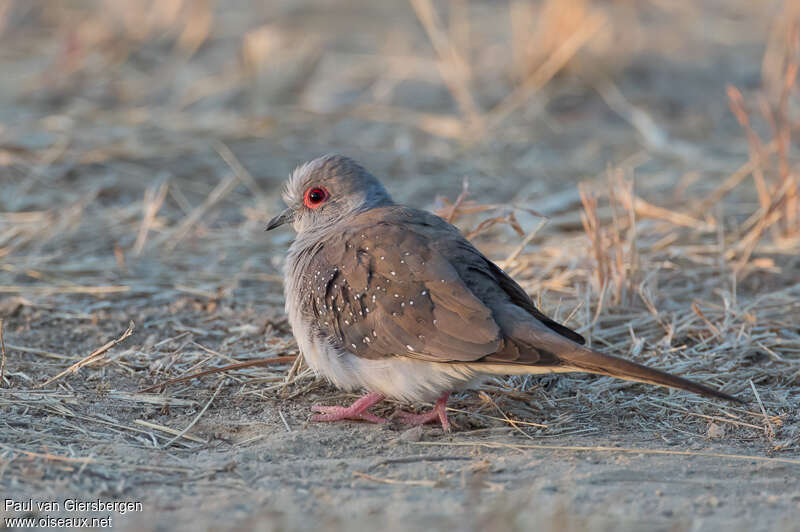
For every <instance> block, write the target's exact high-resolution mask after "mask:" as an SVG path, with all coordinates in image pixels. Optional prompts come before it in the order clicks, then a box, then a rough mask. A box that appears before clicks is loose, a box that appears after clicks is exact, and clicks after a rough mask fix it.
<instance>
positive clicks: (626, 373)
mask: <svg viewBox="0 0 800 532" xmlns="http://www.w3.org/2000/svg"><path fill="white" fill-rule="evenodd" d="M556 356H557V357H558V359H559V360H560V361H561V362H562V364H563V365H564V366H566V367H569V368H572V369H574V370H575V371H584V372H587V373H595V374H598V375H607V376H609V377H615V378H617V379H626V380H630V381H636V382H644V383H647V384H655V385H658V386H666V387H668V388H677V389H679V390H686V391H688V392H693V393H696V394H698V395H703V396H705V397H714V398H718V399H725V400H726V401H731V402H734V403H739V404H744V403H745V401H742V400H741V399H737V398H736V397H733V396H732V395H728V394H726V393H723V392H720V391H718V390H715V389H714V388H710V387H708V386H705V385H703V384H700V383H697V382H694V381H690V380H689V379H684V378H683V377H678V376H677V375H672V374H671V373H667V372H665V371H661V370H658V369H654V368H650V367H647V366H643V365H641V364H637V363H636V362H631V361H630V360H625V359H623V358H618V357H615V356H611V355H606V354H603V353H598V352H597V351H592V350H591V349H587V348H584V347H580V348H578V349H573V350H569V351H567V352H566V353H565V352H559V353H558V354H557V355H556Z"/></svg>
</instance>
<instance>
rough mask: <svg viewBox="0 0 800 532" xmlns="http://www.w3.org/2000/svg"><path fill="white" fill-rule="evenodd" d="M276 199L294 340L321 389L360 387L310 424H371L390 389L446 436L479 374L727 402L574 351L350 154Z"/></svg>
mask: <svg viewBox="0 0 800 532" xmlns="http://www.w3.org/2000/svg"><path fill="white" fill-rule="evenodd" d="M283 198H284V201H285V202H286V204H287V205H288V208H287V209H286V210H285V211H283V212H282V213H281V214H279V215H278V216H276V217H275V218H274V219H272V220H271V221H270V222H269V225H268V227H267V230H271V229H274V228H276V227H278V226H280V225H283V224H287V223H290V224H292V225H293V226H294V229H295V231H296V232H297V237H296V239H295V240H294V242H293V243H292V244H291V246H290V248H289V253H288V256H287V259H286V265H285V283H284V291H285V296H286V313H287V314H288V318H289V323H290V324H291V327H292V332H293V334H294V336H295V338H296V340H297V344H298V347H299V349H300V351H301V353H302V354H303V357H304V358H305V360H306V362H307V363H308V365H309V366H310V367H311V368H312V369H313V370H314V371H315V372H316V373H317V374H321V375H323V376H324V377H326V378H327V379H328V380H329V381H330V382H331V383H333V384H334V385H335V386H337V387H339V388H342V389H344V390H363V391H365V392H366V395H364V396H363V397H362V398H360V399H358V400H357V401H356V402H354V403H353V404H352V405H350V406H348V407H342V406H320V405H314V406H313V407H312V410H313V411H314V412H316V414H315V415H314V416H312V418H311V419H312V420H313V421H335V420H341V419H360V420H364V421H370V422H374V423H381V422H383V421H385V419H383V418H380V417H378V416H377V415H375V414H373V413H371V412H369V408H370V407H371V406H373V405H375V404H376V403H378V402H379V401H381V400H382V399H383V398H385V397H390V398H394V399H397V400H401V401H406V402H413V401H427V402H434V401H435V407H434V408H433V409H432V410H431V411H430V412H428V413H425V414H410V413H407V412H399V413H398V414H397V416H399V417H400V419H401V420H403V421H405V422H407V423H410V424H421V423H426V422H436V421H438V422H440V423H441V425H442V428H443V429H444V430H446V431H449V429H450V423H449V422H448V419H447V412H446V403H447V399H448V396H449V394H450V393H451V392H453V391H456V390H461V389H464V388H467V387H470V386H473V385H475V384H477V383H479V382H480V381H481V380H482V379H484V378H486V377H487V376H492V375H520V374H546V373H562V372H588V373H595V374H600V375H608V376H611V377H617V378H621V379H628V380H632V381H638V382H644V383H649V384H656V385H660V386H667V387H671V388H678V389H682V390H687V391H690V392H694V393H697V394H700V395H704V396H708V397H716V398H721V399H726V400H730V401H737V402H738V399H736V398H734V397H731V396H729V395H727V394H725V393H722V392H720V391H717V390H714V389H712V388H709V387H707V386H705V385H702V384H698V383H696V382H693V381H690V380H687V379H684V378H681V377H678V376H675V375H672V374H669V373H666V372H663V371H660V370H657V369H653V368H649V367H646V366H643V365H640V364H637V363H634V362H631V361H628V360H625V359H622V358H618V357H615V356H611V355H607V354H603V353H599V352H597V351H595V350H592V349H589V348H587V347H585V346H584V345H583V344H584V338H583V337H582V336H581V335H579V334H578V333H576V332H575V331H572V330H571V329H569V328H567V327H565V326H564V325H561V324H559V323H557V322H555V321H553V320H551V319H550V318H548V317H547V316H545V315H544V314H543V313H542V312H541V311H540V310H539V309H537V308H536V306H535V305H534V303H533V301H532V300H531V298H530V297H529V296H528V294H527V293H526V292H525V291H524V290H523V289H522V288H521V287H520V286H519V285H518V284H517V283H516V282H514V280H512V279H511V278H510V277H509V276H508V275H506V273H505V272H503V270H501V269H500V268H499V267H498V266H496V265H495V264H494V263H493V262H492V261H491V260H489V259H488V258H486V257H485V256H484V255H483V254H482V253H481V252H480V251H478V249H476V248H475V247H474V246H473V245H472V244H471V243H470V242H469V241H467V240H466V239H465V238H464V237H463V236H462V235H461V233H460V232H459V231H458V229H457V228H455V227H454V226H452V225H450V224H449V223H447V222H446V221H444V220H443V219H441V218H439V217H438V216H435V215H434V214H431V213H429V212H426V211H422V210H417V209H412V208H409V207H405V206H402V205H398V204H396V203H395V202H394V201H392V198H391V197H390V195H389V193H388V192H387V191H386V189H385V188H384V187H383V185H382V184H381V183H380V182H379V181H378V180H377V179H376V178H375V177H373V176H372V175H371V174H370V173H369V172H367V171H366V170H365V169H364V168H363V167H362V166H361V165H359V164H358V163H357V162H355V161H354V160H352V159H349V158H347V157H343V156H340V155H326V156H323V157H320V158H317V159H314V160H312V161H310V162H308V163H306V164H304V165H302V166H300V167H298V168H297V169H296V170H295V171H294V172H293V173H292V175H291V176H290V178H289V180H288V182H287V184H286V187H285V189H284V193H283Z"/></svg>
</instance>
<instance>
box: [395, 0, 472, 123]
mask: <svg viewBox="0 0 800 532" xmlns="http://www.w3.org/2000/svg"><path fill="white" fill-rule="evenodd" d="M409 2H410V3H411V7H413V8H414V13H416V15H417V18H419V21H420V22H421V23H422V26H423V28H425V32H426V33H427V35H428V39H430V41H431V44H432V45H433V48H434V50H435V51H436V55H437V56H438V58H439V61H438V62H437V65H438V66H439V71H440V72H441V75H442V79H443V80H444V82H445V84H446V85H447V88H448V89H449V90H450V92H451V93H452V95H453V98H454V99H455V100H456V102H457V103H458V105H459V107H460V108H461V112H462V113H464V115H466V118H467V120H468V129H471V130H475V131H477V132H479V133H482V132H483V129H484V118H483V116H482V115H481V112H480V109H479V107H478V104H477V103H476V102H475V97H474V96H473V94H472V89H471V88H470V84H469V80H470V73H469V66H468V64H467V62H466V61H465V60H464V58H463V57H462V56H461V53H460V52H459V51H458V49H457V48H456V46H455V45H454V44H453V43H452V42H451V40H450V38H449V37H448V36H447V33H446V32H445V31H444V29H443V28H442V24H441V21H440V20H439V16H438V15H437V13H436V9H435V8H434V7H433V5H432V3H431V1H430V0H409Z"/></svg>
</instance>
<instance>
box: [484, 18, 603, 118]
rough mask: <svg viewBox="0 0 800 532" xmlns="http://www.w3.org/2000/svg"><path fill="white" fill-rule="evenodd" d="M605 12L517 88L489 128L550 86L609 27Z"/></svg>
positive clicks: (490, 114) (492, 112) (491, 114)
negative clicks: (604, 28)
mask: <svg viewBox="0 0 800 532" xmlns="http://www.w3.org/2000/svg"><path fill="white" fill-rule="evenodd" d="M606 23H607V20H606V18H605V16H604V15H602V14H601V13H590V14H589V15H587V16H586V18H585V20H584V21H583V23H582V24H581V25H580V26H579V27H578V28H577V29H576V30H575V32H574V33H572V34H571V35H569V36H568V37H567V38H566V39H564V41H563V42H562V43H561V45H560V46H559V47H558V48H556V49H555V50H554V51H553V53H552V54H551V55H550V56H549V57H548V58H547V60H545V62H544V63H542V64H541V65H540V66H539V68H537V69H536V70H535V71H534V72H533V73H531V75H530V76H528V78H527V79H525V81H523V82H522V83H521V84H520V85H519V86H518V87H516V88H515V89H514V90H513V91H512V92H511V93H510V94H509V95H508V96H506V97H505V99H503V100H502V101H501V102H500V103H498V104H497V105H496V106H495V107H493V108H492V109H491V110H490V111H489V112H488V114H487V123H488V125H489V128H490V129H492V128H496V127H498V126H499V125H500V124H501V123H502V122H503V121H504V120H505V119H506V118H508V116H509V115H511V114H512V113H513V112H514V111H516V110H517V109H518V108H519V107H521V106H522V105H523V104H524V103H525V102H527V101H528V100H529V99H530V97H531V96H533V95H534V94H535V93H536V92H538V91H539V90H540V89H541V88H542V87H544V86H545V85H547V84H548V83H549V82H550V80H551V79H553V77H554V76H555V75H556V74H558V72H559V71H561V69H563V68H564V66H566V64H567V63H568V62H569V61H570V59H572V58H573V57H574V56H575V54H577V53H578V51H579V50H580V49H581V47H583V45H584V44H586V42H588V41H589V40H590V39H591V38H592V37H594V36H595V35H597V33H598V32H599V31H600V30H601V29H602V28H603V27H604V26H605V25H606Z"/></svg>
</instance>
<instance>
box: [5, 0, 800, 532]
mask: <svg viewBox="0 0 800 532" xmlns="http://www.w3.org/2000/svg"><path fill="white" fill-rule="evenodd" d="M140 4H141V3H137V2H126V1H119V2H98V3H97V4H96V5H95V3H93V2H89V3H88V4H86V5H84V4H81V5H80V6H78V5H66V4H64V5H62V4H58V6H55V5H53V4H52V3H49V2H21V1H20V2H14V1H11V2H7V3H6V4H5V7H3V5H2V4H0V21H2V24H0V28H2V34H0V41H1V42H0V44H1V46H0V50H1V51H0V65H2V68H3V71H4V72H5V73H6V76H4V77H3V79H2V80H0V164H2V166H0V319H2V320H3V322H2V329H3V339H4V343H5V366H4V376H5V380H4V381H3V382H2V383H1V385H0V491H2V494H3V497H2V498H3V499H7V498H11V499H13V500H15V501H27V500H28V499H29V498H32V499H35V500H36V501H40V502H41V501H60V502H61V503H62V505H61V506H62V508H60V509H54V510H53V509H49V510H48V509H38V508H34V509H32V510H27V509H14V508H5V507H0V514H2V516H3V517H8V516H26V515H28V516H33V517H35V518H40V517H45V516H49V517H52V518H58V517H76V516H89V517H103V516H105V515H110V516H112V517H113V526H114V528H119V529H132V530H133V529H136V530H142V529H144V530H147V529H153V530H173V529H192V530H197V529H219V528H241V529H254V528H258V529H265V530H283V529H310V528H318V527H320V525H324V526H325V527H326V528H330V529H334V530H337V529H340V530H352V529H360V528H376V527H381V528H384V529H389V530H395V529H398V530H399V529H408V528H423V527H424V528H430V529H453V528H458V529H475V530H487V529H489V530H492V529H496V530H509V529H520V530H522V529H529V528H530V526H531V523H537V526H538V527H540V528H542V529H545V530H548V529H552V530H585V529H596V530H606V529H614V530H619V529H631V530H636V529H641V528H643V527H646V528H648V529H656V530H717V529H721V528H723V527H727V528H730V529H732V530H776V529H777V530H781V529H785V530H792V529H795V528H796V527H797V525H796V523H797V522H798V519H800V485H798V483H797V480H796V479H797V477H798V473H799V472H800V420H798V417H797V411H798V407H800V394H798V392H799V391H800V329H798V316H800V303H799V302H798V301H800V275H799V274H798V272H799V271H800V259H799V258H798V257H800V237H799V235H800V225H798V214H797V204H798V200H797V189H796V182H797V175H798V169H799V168H800V166H799V165H798V159H797V157H796V154H795V153H794V151H796V142H795V141H794V140H793V139H794V138H796V136H797V133H798V132H797V124H798V107H797V104H798V100H797V97H798V92H797V89H796V86H794V85H792V84H791V83H788V82H787V80H788V81H791V74H792V68H793V67H792V65H796V64H797V63H796V60H797V55H796V54H797V43H796V41H795V40H793V39H796V31H795V30H793V29H792V28H794V27H795V26H792V22H793V21H796V20H797V18H798V12H797V10H796V9H795V8H794V7H793V4H792V3H791V2H787V3H786V4H785V5H784V4H782V3H780V2H768V3H767V4H763V3H762V5H759V6H753V5H752V3H751V2H744V1H742V2H725V3H724V5H722V6H720V5H716V3H712V2H707V3H702V5H695V3H689V2H687V3H685V4H684V3H678V4H675V3H669V2H660V1H653V2H641V3H636V4H631V5H629V4H625V3H611V4H609V3H606V2H579V1H570V2H555V1H553V2H544V3H537V2H533V3H531V4H528V3H527V2H511V3H510V4H511V6H510V7H509V5H507V4H496V3H491V2H490V3H483V2H462V1H452V2H447V3H441V4H440V3H437V4H436V5H433V6H432V5H431V4H429V3H428V2H426V1H423V0H415V1H413V2H410V3H409V4H404V3H386V4H382V3H377V4H376V3H373V2H356V1H352V2H350V1H348V2H341V3H331V4H330V5H327V4H326V5H324V6H321V5H318V4H317V3H302V2H300V3H290V4H285V5H283V4H282V5H280V6H278V5H276V6H271V7H263V8H253V7H252V6H249V5H248V4H247V3H243V2H242V3H240V2H228V3H226V4H225V6H224V7H223V6H222V5H220V6H216V8H214V7H213V6H211V5H210V4H207V3H204V2H181V1H177V2H153V3H152V4H148V5H147V9H143V8H142V5H140ZM146 4H147V3H146ZM170 6H171V7H172V8H174V9H172V8H170ZM793 32H794V33H793ZM431 43H433V44H431ZM727 86H730V87H735V89H733V88H730V89H726V87H727ZM738 94H741V98H739V96H738ZM731 103H732V104H733V105H732V106H731ZM731 109H733V111H734V112H731ZM767 110H769V111H767ZM742 126H744V127H742ZM793 135H794V137H793ZM793 150H794V151H793ZM326 152H342V153H345V154H348V155H351V156H354V157H356V158H358V159H359V160H361V161H362V162H363V163H364V165H365V166H366V167H367V168H368V169H370V170H371V171H372V172H373V173H374V174H375V175H377V176H378V177H380V178H381V179H382V180H383V181H384V182H385V183H386V185H387V187H388V188H389V190H390V191H391V192H392V194H393V195H394V197H395V198H396V199H397V200H399V201H403V202H408V203H410V204H412V205H414V206H418V207H425V208H430V209H439V212H441V213H443V214H448V213H449V212H450V211H449V209H450V208H451V207H452V205H453V202H454V201H455V199H456V197H457V196H458V195H459V193H460V192H461V190H462V182H463V179H464V178H465V177H466V178H468V182H469V194H468V196H467V197H466V200H465V201H464V202H462V203H461V204H460V208H459V209H457V212H456V213H455V217H454V218H455V222H456V223H457V224H458V225H459V226H460V227H461V228H462V229H463V230H464V231H465V232H467V233H472V238H473V241H474V242H475V243H476V245H478V246H479V247H480V248H481V249H482V250H484V251H485V252H486V253H487V254H488V255H489V256H490V257H492V258H493V259H495V260H497V261H499V262H500V263H502V265H503V266H504V268H505V269H506V271H508V272H509V273H510V274H511V275H512V276H514V277H515V279H517V280H519V281H520V283H521V284H522V285H523V287H524V288H525V289H526V290H528V291H529V292H530V293H531V294H533V295H534V296H535V297H536V298H538V300H539V302H540V307H542V308H543V309H544V310H545V311H546V312H547V313H548V314H550V315H552V316H554V317H555V318H557V319H559V320H561V321H565V322H566V323H568V324H569V325H570V326H571V327H573V328H575V329H576V330H578V331H579V332H581V333H582V334H584V335H586V336H587V337H590V338H591V341H592V344H593V345H594V346H595V347H597V348H599V349H603V350H606V351H608V352H612V353H616V354H620V355H622V356H626V357H630V358H632V359H635V360H637V361H640V362H643V363H645V364H648V365H652V366H655V367H659V368H663V369H667V370H669V371H673V372H676V373H679V374H681V375H686V376H688V377H690V378H693V379H697V380H700V381H703V382H706V383H709V384H711V385H713V386H716V387H719V388H721V389H722V390H723V391H725V392H726V393H731V394H734V395H737V396H740V397H743V398H745V399H747V400H749V401H751V404H749V405H748V406H746V407H732V406H730V405H727V404H720V403H717V402H712V401H708V400H705V399H702V398H697V397H693V396H690V395H688V394H685V393H679V392H670V391H665V390H662V389H655V388H652V387H647V386H643V385H636V384H631V383H627V382H621V381H616V380H613V379H608V378H598V377H591V376H581V375H576V376H560V377H524V378H523V377H514V378H506V379H495V380H493V381H491V382H489V383H487V384H486V385H485V386H484V387H482V388H481V390H478V391H472V392H468V393H462V394H457V395H456V396H454V398H453V399H454V400H453V401H452V403H451V404H450V407H451V409H452V412H451V416H452V420H453V422H454V425H456V430H455V432H454V433H453V434H449V435H446V434H443V433H442V432H441V430H439V429H436V428H433V427H426V428H424V429H422V430H411V431H408V430H406V429H405V428H404V427H399V426H397V425H395V424H389V425H387V426H381V427H376V426H371V425H365V424H359V423H337V424H312V423H308V422H307V419H308V416H309V412H310V406H311V405H312V404H314V403H317V402H323V403H326V404H345V403H347V402H348V401H351V400H352V397H350V396H348V395H346V394H343V393H341V392H338V391H336V390H335V389H333V388H332V387H330V386H328V385H327V384H325V383H324V382H322V381H318V380H316V379H315V378H314V377H313V375H312V374H311V373H310V372H309V371H308V370H307V369H305V368H304V367H303V366H302V365H300V364H297V365H293V362H292V359H291V358H288V359H282V360H283V362H282V363H280V364H270V365H262V366H249V367H243V368H240V369H234V370H227V371H224V372H217V373H208V374H205V375H204V376H201V377H198V378H192V379H187V380H184V381H181V382H177V383H174V384H170V385H168V386H165V387H163V388H158V389H156V390H154V391H151V392H147V393H137V391H138V390H141V389H144V388H147V387H149V386H152V385H154V384H158V383H161V382H165V381H167V380H169V379H175V378H178V377H183V376H187V375H191V374H194V373H197V372H201V371H206V370H209V369H213V368H221V367H223V366H228V365H231V364H239V363H243V362H248V361H254V360H262V359H272V358H276V357H292V356H294V355H296V345H295V343H294V340H293V338H292V336H291V332H290V330H289V328H288V325H287V322H286V319H285V316H284V313H283V296H282V284H281V279H282V277H281V266H282V261H283V256H284V254H285V251H286V248H287V246H288V244H289V242H290V240H291V235H290V234H289V233H288V232H278V233H277V234H273V233H265V232H264V231H263V228H264V225H265V223H266V221H267V220H268V219H269V218H271V216H273V215H274V214H275V213H276V212H277V211H278V209H279V208H280V201H279V191H280V184H281V182H282V180H283V179H285V177H286V176H287V174H288V172H289V171H290V170H291V168H293V167H294V166H295V165H297V164H299V163H301V162H303V161H305V160H307V159H309V158H311V157H314V156H317V155H320V154H322V153H326ZM579 183H581V186H580V187H579V186H578V184H579ZM793 187H794V188H793ZM481 206H490V207H491V209H487V210H483V209H482V208H479V207H481ZM531 209H532V210H535V211H537V212H538V213H541V214H544V215H546V216H547V217H548V221H547V223H546V224H544V225H541V224H540V222H541V220H542V218H540V217H539V216H538V215H537V214H534V213H531V212H530V210H531ZM512 215H513V217H512ZM493 217H497V223H494V224H488V225H486V224H484V225H483V226H481V225H480V224H481V222H482V221H484V220H487V219H491V218H493ZM515 225H516V226H517V229H518V230H519V231H517V230H515ZM521 244H524V245H522V247H520V245H521ZM131 321H132V322H133V323H134V324H135V328H134V330H133V334H132V335H131V336H130V338H127V339H125V340H124V341H123V342H121V343H120V344H119V345H113V346H109V347H108V349H107V350H100V351H99V352H98V351H97V350H98V349H99V348H101V347H103V346H104V345H105V344H107V343H108V342H110V341H112V340H114V339H117V338H120V337H121V336H122V335H123V333H124V332H125V330H126V328H127V327H128V325H129V323H130V322H131ZM92 353H96V354H95V356H94V357H93V358H92V359H90V360H85V359H86V357H87V356H88V355H90V354H92ZM81 361H84V362H83V363H81V365H82V367H81V368H80V369H77V370H76V371H75V372H70V373H67V374H64V375H63V376H60V377H58V378H56V379H55V380H53V381H52V382H51V383H49V384H47V385H45V386H43V384H44V383H45V382H47V381H48V379H53V378H54V377H57V376H58V375H59V374H60V373H61V372H63V371H64V370H66V369H68V368H69V367H70V366H72V365H73V364H76V363H79V362H81ZM398 406H401V405H394V404H390V403H384V404H382V405H381V406H380V407H379V408H378V413H381V414H387V415H388V414H390V413H391V412H392V411H393V410H394V409H395V408H397V407H398ZM402 406H403V407H404V408H405V407H407V405H402ZM412 406H413V407H414V408H421V407H423V406H424V405H412ZM187 428H188V430H187ZM68 498H73V499H79V500H85V501H97V500H100V501H128V502H141V504H142V508H141V511H139V510H135V509H134V510H132V511H130V512H127V513H125V514H124V515H123V514H121V513H119V512H118V511H113V512H111V513H109V512H103V511H82V512H77V511H70V510H67V509H65V508H64V507H63V506H64V505H63V502H64V500H65V499H68ZM98 526H99V525H98Z"/></svg>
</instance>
